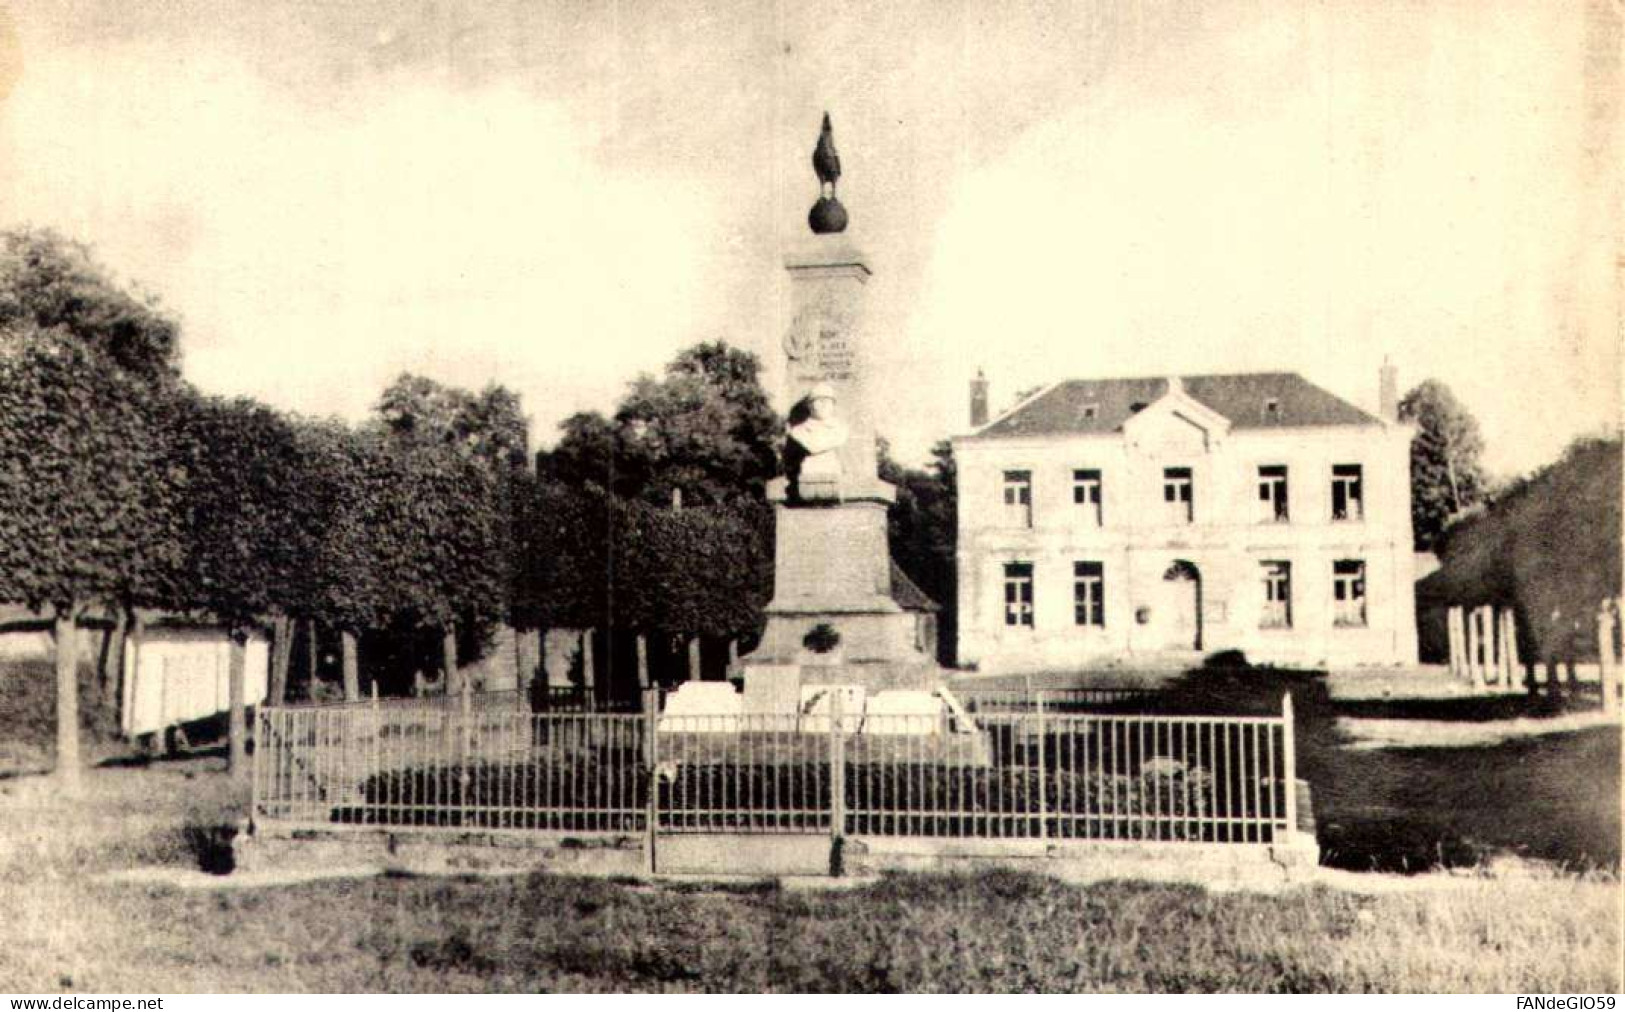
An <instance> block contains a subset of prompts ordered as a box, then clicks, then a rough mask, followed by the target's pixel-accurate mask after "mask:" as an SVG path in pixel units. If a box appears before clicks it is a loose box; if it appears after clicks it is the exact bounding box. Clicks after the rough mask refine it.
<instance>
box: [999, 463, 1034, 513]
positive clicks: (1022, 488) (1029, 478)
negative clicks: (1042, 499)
mask: <svg viewBox="0 0 1625 1012" xmlns="http://www.w3.org/2000/svg"><path fill="white" fill-rule="evenodd" d="M1004 518H1005V524H1006V525H1007V526H1010V527H1031V526H1032V525H1033V473H1032V472H1031V471H1006V472H1004Z"/></svg>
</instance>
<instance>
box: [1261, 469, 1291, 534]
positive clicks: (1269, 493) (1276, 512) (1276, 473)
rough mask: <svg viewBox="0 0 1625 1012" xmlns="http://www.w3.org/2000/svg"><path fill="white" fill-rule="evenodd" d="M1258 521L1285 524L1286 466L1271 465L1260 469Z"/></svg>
mask: <svg viewBox="0 0 1625 1012" xmlns="http://www.w3.org/2000/svg"><path fill="white" fill-rule="evenodd" d="M1258 519H1259V521H1260V522H1261V523H1285V522H1286V519H1287V507H1286V466H1285V465H1282V464H1271V465H1268V466H1265V467H1260V468H1259V469H1258Z"/></svg>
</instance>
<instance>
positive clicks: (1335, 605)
mask: <svg viewBox="0 0 1625 1012" xmlns="http://www.w3.org/2000/svg"><path fill="white" fill-rule="evenodd" d="M1332 599H1333V600H1332V609H1333V610H1332V624H1333V625H1339V626H1363V625H1365V563H1364V562H1362V561H1360V560H1359V559H1339V560H1337V561H1336V562H1334V563H1332Z"/></svg>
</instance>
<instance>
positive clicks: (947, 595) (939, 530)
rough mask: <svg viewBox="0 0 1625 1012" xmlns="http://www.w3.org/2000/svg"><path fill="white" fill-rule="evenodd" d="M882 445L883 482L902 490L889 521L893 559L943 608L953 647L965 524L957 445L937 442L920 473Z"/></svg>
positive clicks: (946, 640) (944, 632) (942, 621)
mask: <svg viewBox="0 0 1625 1012" xmlns="http://www.w3.org/2000/svg"><path fill="white" fill-rule="evenodd" d="M879 442H880V477H881V478H882V479H884V480H886V481H889V482H891V483H892V484H893V485H895V486H896V487H897V501H896V502H895V503H894V504H893V505H892V507H891V509H890V511H889V512H888V515H887V519H888V524H887V526H888V533H889V540H890V542H891V552H892V558H893V559H894V560H895V561H896V562H897V564H898V565H899V566H901V567H902V569H903V572H905V573H907V574H908V576H909V578H910V579H911V580H913V581H914V583H915V585H916V586H918V587H919V588H920V589H921V590H922V591H924V592H925V594H926V596H927V597H929V598H931V599H932V600H933V601H935V602H936V603H937V604H938V605H940V606H941V608H942V611H941V612H940V613H939V625H938V630H939V634H940V636H941V641H942V644H944V645H947V644H952V643H953V642H954V630H955V629H956V616H957V600H958V591H957V582H956V579H957V577H956V571H955V564H956V563H955V557H954V553H955V547H956V545H957V542H958V523H959V519H958V491H957V484H956V481H957V476H958V472H957V468H956V466H955V464H954V449H953V444H952V443H950V442H949V441H948V440H946V439H944V440H940V441H939V442H937V444H936V445H934V446H933V447H931V458H932V460H931V464H930V466H929V467H928V468H927V469H925V470H920V469H917V468H906V467H903V466H902V465H901V464H899V463H898V462H897V461H896V460H894V459H893V458H892V456H891V448H890V445H889V444H888V443H887V442H886V440H885V439H881V440H880V441H879Z"/></svg>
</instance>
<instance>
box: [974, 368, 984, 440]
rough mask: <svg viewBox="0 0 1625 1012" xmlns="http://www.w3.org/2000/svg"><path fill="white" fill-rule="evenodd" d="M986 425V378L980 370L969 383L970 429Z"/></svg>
mask: <svg viewBox="0 0 1625 1012" xmlns="http://www.w3.org/2000/svg"><path fill="white" fill-rule="evenodd" d="M986 424H987V377H986V376H984V375H983V374H982V370H980V369H978V370H976V378H975V379H973V380H971V381H970V427H971V428H973V429H980V428H981V427H982V426H984V425H986Z"/></svg>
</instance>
